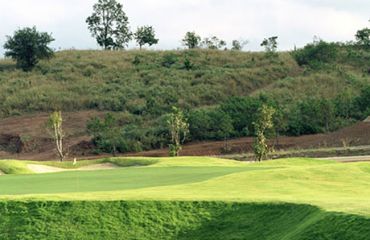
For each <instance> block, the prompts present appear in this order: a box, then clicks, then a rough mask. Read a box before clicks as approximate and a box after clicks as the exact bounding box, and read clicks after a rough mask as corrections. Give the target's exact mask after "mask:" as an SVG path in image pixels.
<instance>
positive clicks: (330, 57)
mask: <svg viewBox="0 0 370 240" xmlns="http://www.w3.org/2000/svg"><path fill="white" fill-rule="evenodd" d="M337 55H338V49H337V45H336V44H335V43H327V42H325V41H323V40H319V41H315V42H313V43H310V44H307V45H306V46H305V47H304V48H302V49H298V50H295V51H294V52H293V56H294V58H295V60H296V61H297V63H298V64H299V65H300V66H304V65H307V66H310V67H312V68H320V67H321V66H322V64H325V63H330V62H333V61H335V59H336V57H337Z"/></svg>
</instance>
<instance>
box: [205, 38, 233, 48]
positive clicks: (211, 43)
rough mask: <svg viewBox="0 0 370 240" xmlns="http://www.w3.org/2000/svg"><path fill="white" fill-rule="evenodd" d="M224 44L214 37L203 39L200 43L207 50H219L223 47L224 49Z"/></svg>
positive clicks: (224, 42)
mask: <svg viewBox="0 0 370 240" xmlns="http://www.w3.org/2000/svg"><path fill="white" fill-rule="evenodd" d="M226 44H227V43H226V41H224V40H222V39H219V38H218V37H216V36H213V37H210V38H205V39H204V40H203V41H202V45H203V46H204V47H205V48H208V49H221V48H223V47H226Z"/></svg>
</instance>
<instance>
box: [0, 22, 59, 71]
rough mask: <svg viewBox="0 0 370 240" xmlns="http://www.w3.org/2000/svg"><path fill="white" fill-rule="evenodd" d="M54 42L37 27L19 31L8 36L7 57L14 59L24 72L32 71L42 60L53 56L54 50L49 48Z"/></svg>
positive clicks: (6, 44)
mask: <svg viewBox="0 0 370 240" xmlns="http://www.w3.org/2000/svg"><path fill="white" fill-rule="evenodd" d="M52 41H54V39H53V38H52V36H51V35H50V34H48V33H46V32H38V31H37V29H36V27H33V28H23V29H19V30H17V31H15V32H14V35H13V36H7V41H6V43H5V44H4V48H5V49H7V51H6V52H5V56H6V57H11V58H12V59H14V60H15V61H16V62H17V66H18V67H19V68H22V69H23V70H24V71H30V70H32V69H33V68H34V67H35V66H36V65H37V63H38V62H39V60H40V59H50V58H51V57H52V56H53V50H52V49H51V48H49V47H48V45H49V44H50V43H51V42H52Z"/></svg>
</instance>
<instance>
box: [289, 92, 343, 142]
mask: <svg viewBox="0 0 370 240" xmlns="http://www.w3.org/2000/svg"><path fill="white" fill-rule="evenodd" d="M288 117H289V120H288V121H289V123H288V130H287V132H288V133H289V134H292V135H297V136H299V135H305V134H314V133H321V132H328V131H330V130H333V128H334V126H335V123H336V115H335V105H334V103H333V102H332V101H329V100H327V99H311V98H307V99H305V100H302V101H300V102H299V103H297V105H295V106H294V108H293V109H292V111H291V112H290V114H289V116H288Z"/></svg>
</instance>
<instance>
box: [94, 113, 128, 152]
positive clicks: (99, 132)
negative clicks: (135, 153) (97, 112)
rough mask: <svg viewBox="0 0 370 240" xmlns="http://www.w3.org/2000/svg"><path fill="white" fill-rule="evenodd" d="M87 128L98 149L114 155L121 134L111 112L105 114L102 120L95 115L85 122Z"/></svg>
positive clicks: (119, 142) (121, 137) (120, 139)
mask: <svg viewBox="0 0 370 240" xmlns="http://www.w3.org/2000/svg"><path fill="white" fill-rule="evenodd" d="M87 130H88V132H89V134H90V135H91V136H92V137H93V141H94V142H95V143H96V145H97V147H98V148H99V149H100V150H103V151H107V152H110V153H112V154H113V156H115V155H116V153H117V151H118V147H119V146H120V144H121V143H122V142H123V136H122V130H121V128H120V127H119V125H118V121H117V119H116V118H115V117H114V116H113V115H112V114H109V113H108V114H106V115H105V117H104V119H103V120H101V119H99V118H97V117H96V118H93V119H91V120H90V121H89V122H88V123H87Z"/></svg>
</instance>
